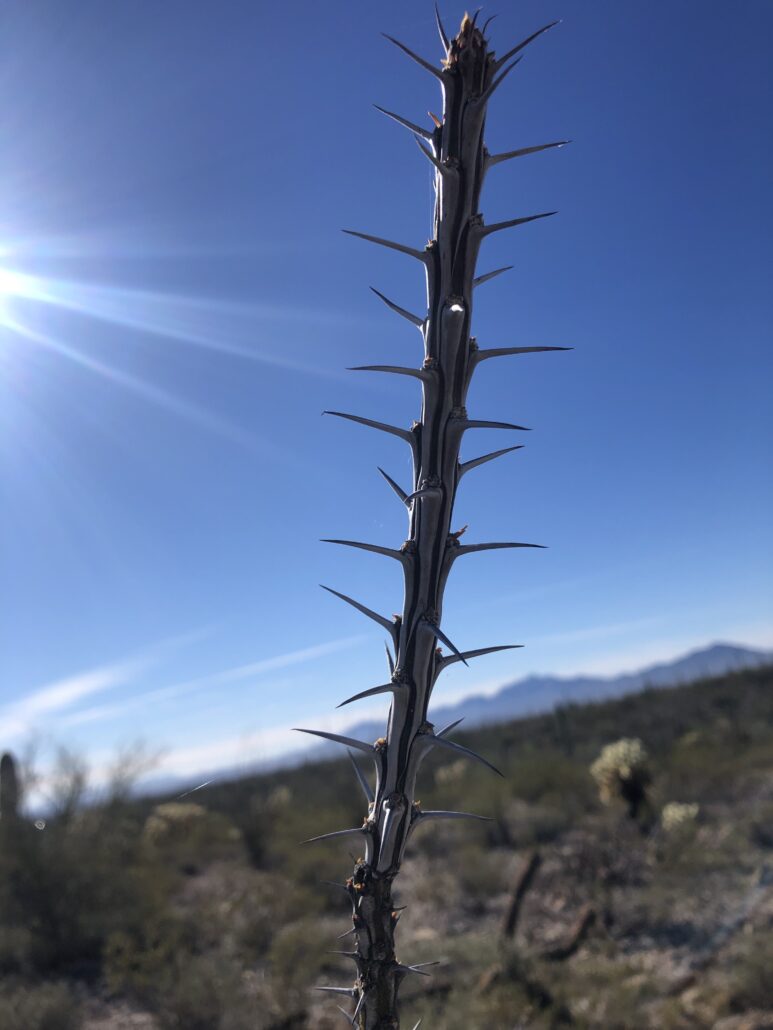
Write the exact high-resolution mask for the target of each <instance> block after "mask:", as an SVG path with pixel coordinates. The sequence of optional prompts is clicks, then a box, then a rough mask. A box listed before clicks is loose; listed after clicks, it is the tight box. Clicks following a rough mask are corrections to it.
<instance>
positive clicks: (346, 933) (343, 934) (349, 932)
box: [336, 926, 357, 1011]
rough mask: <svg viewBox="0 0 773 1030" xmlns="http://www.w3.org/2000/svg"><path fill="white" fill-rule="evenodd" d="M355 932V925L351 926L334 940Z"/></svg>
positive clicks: (339, 939) (340, 939)
mask: <svg viewBox="0 0 773 1030" xmlns="http://www.w3.org/2000/svg"><path fill="white" fill-rule="evenodd" d="M356 932H357V927H356V926H352V927H351V928H350V929H349V930H347V931H346V932H345V933H339V935H338V936H337V937H336V940H337V941H342V940H343V939H344V937H350V936H351V935H352V934H353V933H356ZM342 1011H343V1010H342Z"/></svg>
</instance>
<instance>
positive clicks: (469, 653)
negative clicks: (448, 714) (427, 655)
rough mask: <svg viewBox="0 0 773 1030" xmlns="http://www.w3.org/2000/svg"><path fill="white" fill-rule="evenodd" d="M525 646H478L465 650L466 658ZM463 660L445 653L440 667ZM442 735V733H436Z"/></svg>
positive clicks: (447, 728) (447, 729)
mask: <svg viewBox="0 0 773 1030" xmlns="http://www.w3.org/2000/svg"><path fill="white" fill-rule="evenodd" d="M519 647H523V644H499V645H498V646H496V647H478V648H476V649H475V650H474V651H464V652H463V654H464V657H465V658H480V657H481V656H482V655H484V654H494V653H495V652H497V651H513V650H515V649H516V648H519ZM458 661H461V658H460V657H459V656H457V655H451V654H448V655H443V657H442V658H441V659H440V668H441V670H442V669H445V668H446V666H447V665H453V664H454V662H458ZM449 729H450V727H446V730H445V731H444V732H448V731H449ZM435 736H440V734H435Z"/></svg>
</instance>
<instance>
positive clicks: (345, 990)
mask: <svg viewBox="0 0 773 1030" xmlns="http://www.w3.org/2000/svg"><path fill="white" fill-rule="evenodd" d="M314 990H315V991H328V992H329V993H330V994H348V995H349V997H350V998H353V997H354V996H355V995H356V994H357V991H356V990H355V988H354V987H317V986H315V987H314Z"/></svg>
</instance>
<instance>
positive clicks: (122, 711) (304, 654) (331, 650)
mask: <svg viewBox="0 0 773 1030" xmlns="http://www.w3.org/2000/svg"><path fill="white" fill-rule="evenodd" d="M367 639H368V638H367V637H366V636H365V635H364V634H358V635H356V636H350V637H341V638H340V639H338V640H329V641H327V642H325V643H323V644H315V645H313V646H312V647H305V648H301V649H300V650H298V651H288V652H286V653H285V654H280V655H275V656H274V657H272V658H263V659H261V660H260V661H257V662H250V663H249V664H247V665H237V666H234V667H232V668H228V669H223V670H221V671H220V672H215V673H211V674H210V675H207V676H199V677H197V678H196V679H192V680H185V681H183V682H181V683H173V684H171V685H170V686H167V687H159V688H158V689H156V690H150V691H146V692H145V693H143V694H138V695H136V696H135V697H132V698H130V699H129V700H127V701H125V702H121V703H118V704H113V705H98V706H94V707H92V708H87V709H83V710H82V711H80V712H74V713H73V714H72V715H70V716H67V717H66V719H64V720H63V725H66V726H78V725H83V724H85V723H91V722H101V721H103V720H105V719H118V718H121V717H122V716H124V715H126V714H128V713H129V712H131V711H132V710H134V709H137V708H144V707H145V706H147V705H148V704H151V703H154V702H159V701H166V700H170V699H174V698H178V697H185V696H187V695H190V694H193V693H204V692H205V691H206V690H208V689H210V688H212V687H218V686H221V685H222V684H224V683H234V682H238V681H241V680H247V679H256V678H259V677H260V676H263V675H265V674H266V673H270V672H277V671H278V670H281V669H288V668H290V667H292V666H294V665H302V664H304V663H306V662H311V661H313V660H314V659H315V658H323V657H325V656H326V655H330V654H336V653H337V652H339V651H344V650H348V649H349V648H351V647H355V646H356V645H357V644H359V643H362V641H363V640H367Z"/></svg>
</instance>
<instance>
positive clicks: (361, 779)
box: [339, 705, 374, 802]
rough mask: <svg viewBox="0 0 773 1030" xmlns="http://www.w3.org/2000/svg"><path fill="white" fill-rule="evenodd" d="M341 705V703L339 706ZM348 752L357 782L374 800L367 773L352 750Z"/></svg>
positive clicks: (371, 799) (368, 798) (367, 795)
mask: <svg viewBox="0 0 773 1030" xmlns="http://www.w3.org/2000/svg"><path fill="white" fill-rule="evenodd" d="M340 707H341V706H340V705H339V708H340ZM346 753H347V755H348V756H349V761H350V762H351V763H352V767H353V769H354V774H355V776H356V777H357V782H358V783H359V785H360V786H361V787H362V791H363V793H364V795H365V799H366V801H369V802H370V801H373V800H374V798H373V791H372V790H371V789H370V784H369V783H368V781H367V780H366V779H365V774H364V773H363V771H362V769H360V767H359V765H357V759H356V758H355V757H354V755H353V754H352V753H351V751H347V752H346Z"/></svg>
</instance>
